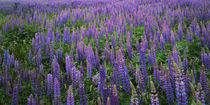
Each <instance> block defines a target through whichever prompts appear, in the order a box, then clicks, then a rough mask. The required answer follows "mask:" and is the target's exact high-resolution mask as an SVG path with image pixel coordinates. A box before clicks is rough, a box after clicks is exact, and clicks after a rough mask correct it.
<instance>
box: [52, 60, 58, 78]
mask: <svg viewBox="0 0 210 105" xmlns="http://www.w3.org/2000/svg"><path fill="white" fill-rule="evenodd" d="M53 77H54V78H57V79H58V80H60V65H59V64H58V62H57V59H53Z"/></svg>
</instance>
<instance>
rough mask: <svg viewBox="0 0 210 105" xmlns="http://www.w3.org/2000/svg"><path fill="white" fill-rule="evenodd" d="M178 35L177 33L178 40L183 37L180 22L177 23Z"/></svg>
mask: <svg viewBox="0 0 210 105" xmlns="http://www.w3.org/2000/svg"><path fill="white" fill-rule="evenodd" d="M178 35H179V41H181V40H182V38H183V30H182V25H181V24H180V23H179V25H178Z"/></svg>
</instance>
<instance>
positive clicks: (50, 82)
mask: <svg viewBox="0 0 210 105" xmlns="http://www.w3.org/2000/svg"><path fill="white" fill-rule="evenodd" d="M52 94H53V76H52V74H48V75H47V95H48V96H49V97H51V96H52Z"/></svg>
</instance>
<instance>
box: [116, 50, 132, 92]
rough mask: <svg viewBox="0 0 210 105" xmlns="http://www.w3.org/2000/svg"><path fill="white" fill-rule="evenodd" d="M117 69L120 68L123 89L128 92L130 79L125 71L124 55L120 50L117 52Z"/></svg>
mask: <svg viewBox="0 0 210 105" xmlns="http://www.w3.org/2000/svg"><path fill="white" fill-rule="evenodd" d="M118 53H119V54H118V69H119V70H120V75H121V79H122V83H123V88H124V89H125V91H126V93H130V83H129V81H130V79H129V75H128V71H127V67H126V65H125V60H124V56H123V53H122V51H121V50H119V52H118Z"/></svg>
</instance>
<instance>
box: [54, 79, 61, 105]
mask: <svg viewBox="0 0 210 105" xmlns="http://www.w3.org/2000/svg"><path fill="white" fill-rule="evenodd" d="M60 96H61V95H60V83H59V80H58V79H57V78H54V101H55V105H59V104H58V102H59V98H60Z"/></svg>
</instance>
